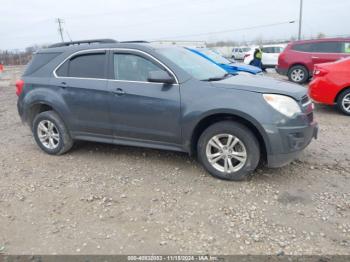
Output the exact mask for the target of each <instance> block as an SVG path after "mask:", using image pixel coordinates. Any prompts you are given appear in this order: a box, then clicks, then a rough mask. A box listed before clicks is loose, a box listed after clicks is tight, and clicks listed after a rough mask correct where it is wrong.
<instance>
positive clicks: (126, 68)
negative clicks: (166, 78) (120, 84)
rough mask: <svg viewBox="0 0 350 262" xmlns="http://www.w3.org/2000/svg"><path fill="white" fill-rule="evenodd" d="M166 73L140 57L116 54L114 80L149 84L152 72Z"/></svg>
mask: <svg viewBox="0 0 350 262" xmlns="http://www.w3.org/2000/svg"><path fill="white" fill-rule="evenodd" d="M160 70H161V71H164V70H163V69H162V68H160V67H159V66H158V65H157V64H155V63H154V62H151V61H150V60H148V59H145V58H143V57H142V56H139V55H134V54H126V53H117V54H114V79H116V80H127V81H141V82H148V75H149V72H151V71H160Z"/></svg>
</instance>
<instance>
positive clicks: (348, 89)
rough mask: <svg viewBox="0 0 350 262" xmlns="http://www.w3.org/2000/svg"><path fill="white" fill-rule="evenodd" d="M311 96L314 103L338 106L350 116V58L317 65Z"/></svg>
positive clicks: (311, 84) (310, 91)
mask: <svg viewBox="0 0 350 262" xmlns="http://www.w3.org/2000/svg"><path fill="white" fill-rule="evenodd" d="M309 94H310V96H311V98H312V99H313V100H314V101H316V102H319V103H323V104H327V105H337V107H338V109H339V110H340V111H341V112H343V113H344V114H346V115H349V116H350V57H349V58H346V59H341V60H338V61H337V62H333V63H324V64H317V65H315V66H314V73H313V80H312V81H311V83H310V86H309Z"/></svg>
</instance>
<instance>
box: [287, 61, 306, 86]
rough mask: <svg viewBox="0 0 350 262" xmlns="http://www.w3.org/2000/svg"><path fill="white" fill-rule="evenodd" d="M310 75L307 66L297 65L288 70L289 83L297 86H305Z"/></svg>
mask: <svg viewBox="0 0 350 262" xmlns="http://www.w3.org/2000/svg"><path fill="white" fill-rule="evenodd" d="M309 77H310V74H309V70H307V68H306V67H305V66H302V65H296V66H293V67H291V68H290V69H289V70H288V78H289V81H291V82H293V83H296V84H304V83H305V82H306V81H307V80H309Z"/></svg>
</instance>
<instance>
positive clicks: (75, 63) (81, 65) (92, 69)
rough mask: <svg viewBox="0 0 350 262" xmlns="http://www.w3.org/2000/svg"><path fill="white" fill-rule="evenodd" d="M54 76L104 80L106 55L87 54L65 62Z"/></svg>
mask: <svg viewBox="0 0 350 262" xmlns="http://www.w3.org/2000/svg"><path fill="white" fill-rule="evenodd" d="M56 74H57V75H58V76H63V77H81V78H101V79H104V78H106V54H105V53H92V54H91V53H89V54H82V55H77V56H74V57H73V58H71V59H69V60H67V61H66V62H65V63H64V64H63V65H62V66H60V68H59V69H57V71H56Z"/></svg>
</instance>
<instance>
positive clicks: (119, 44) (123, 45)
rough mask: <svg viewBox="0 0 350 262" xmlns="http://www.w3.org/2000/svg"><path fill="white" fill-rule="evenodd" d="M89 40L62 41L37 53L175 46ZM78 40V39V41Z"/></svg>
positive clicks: (147, 48) (142, 42)
mask: <svg viewBox="0 0 350 262" xmlns="http://www.w3.org/2000/svg"><path fill="white" fill-rule="evenodd" d="M85 41H87V40H83V41H81V42H84V43H81V44H72V45H64V43H62V46H60V45H59V44H60V43H58V44H54V45H51V46H49V47H48V48H43V49H40V50H39V51H38V52H37V53H56V52H60V53H62V52H74V53H75V52H78V51H84V50H93V49H113V48H130V49H140V50H144V51H147V50H154V49H160V48H175V47H174V46H172V45H163V44H156V43H150V42H146V41H124V42H116V41H115V42H108V43H107V42H106V43H104V42H101V43H99V42H91V43H85ZM77 42H78V41H77ZM77 42H74V43H77ZM68 44H69V43H68Z"/></svg>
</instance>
